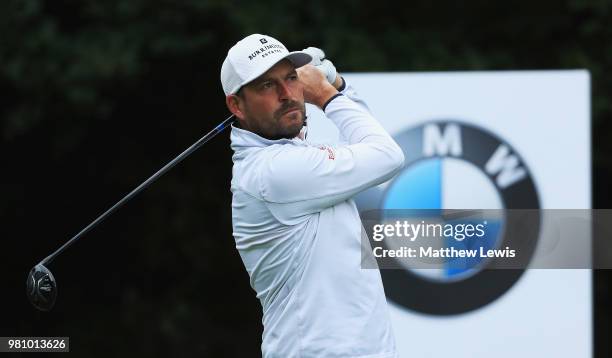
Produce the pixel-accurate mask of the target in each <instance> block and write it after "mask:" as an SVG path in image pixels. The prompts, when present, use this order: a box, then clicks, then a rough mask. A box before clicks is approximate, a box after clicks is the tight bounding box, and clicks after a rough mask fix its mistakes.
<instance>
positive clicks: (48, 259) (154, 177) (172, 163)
mask: <svg viewBox="0 0 612 358" xmlns="http://www.w3.org/2000/svg"><path fill="white" fill-rule="evenodd" d="M233 121H234V116H233V115H231V116H229V117H227V118H226V119H225V120H224V121H223V122H221V123H220V124H219V125H218V126H216V127H215V128H214V129H213V130H212V131H210V132H208V133H207V134H206V135H205V136H203V137H202V138H200V139H199V140H198V141H197V142H195V143H194V144H193V145H192V146H191V147H189V148H187V149H185V151H184V152H182V153H181V154H179V155H178V156H177V157H176V158H174V159H172V161H170V162H169V163H168V164H166V165H165V166H164V167H163V168H161V169H160V170H158V171H157V173H155V174H153V175H151V177H149V179H147V180H145V181H144V182H143V183H142V184H140V185H139V186H138V187H136V188H135V189H134V190H132V191H131V192H130V193H129V194H127V195H126V196H125V197H123V199H121V200H119V201H118V202H117V203H116V204H115V205H113V206H112V207H111V208H110V209H108V210H106V211H105V212H104V213H103V214H102V215H100V216H98V217H97V218H96V219H95V220H94V221H92V222H91V223H90V224H89V225H87V226H86V227H85V228H83V230H81V231H80V232H79V233H78V234H76V235H74V236H73V237H72V238H71V239H70V240H68V241H67V242H66V243H65V244H64V245H62V246H61V247H60V248H59V249H57V250H55V252H53V253H52V254H51V255H49V256H47V257H46V258H45V259H44V260H42V261H41V262H40V264H41V265H46V264H48V263H50V262H51V261H53V259H54V258H55V257H56V256H57V255H59V254H61V253H62V252H63V251H64V250H66V249H67V248H68V247H69V246H70V245H72V244H73V243H74V242H75V241H76V240H78V239H79V238H80V237H81V236H83V235H85V234H86V233H87V232H88V231H89V230H91V229H92V228H94V227H95V226H96V225H98V224H99V223H100V222H102V220H104V219H106V218H107V217H108V216H109V215H110V214H112V213H113V212H114V211H115V210H117V209H119V208H120V207H121V206H123V204H125V203H126V202H127V201H129V200H130V199H131V198H133V197H134V196H136V195H137V194H138V193H140V192H141V191H142V190H144V189H145V188H146V187H147V186H149V185H150V184H151V183H153V182H154V181H155V180H157V179H158V178H159V177H160V176H162V175H164V174H165V173H166V172H167V171H168V170H170V169H172V167H174V166H175V165H177V164H178V163H180V162H181V161H182V160H183V159H185V158H186V157H188V156H189V155H190V154H191V153H193V152H194V151H196V150H197V149H198V148H200V147H201V146H202V145H204V144H205V143H206V142H208V141H209V140H210V139H211V138H213V137H214V136H215V135H217V134H219V133H221V132H222V131H223V130H224V129H225V128H227V127H228V126H229V125H230V124H231V123H232V122H233Z"/></svg>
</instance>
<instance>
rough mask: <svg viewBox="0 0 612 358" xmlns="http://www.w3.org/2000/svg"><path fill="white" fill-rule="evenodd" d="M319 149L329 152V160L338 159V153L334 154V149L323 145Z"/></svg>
mask: <svg viewBox="0 0 612 358" xmlns="http://www.w3.org/2000/svg"><path fill="white" fill-rule="evenodd" d="M319 149H321V150H325V151H327V158H328V159H331V160H334V159H336V153H335V152H334V150H333V149H332V148H330V147H327V146H324V145H323V146H320V147H319Z"/></svg>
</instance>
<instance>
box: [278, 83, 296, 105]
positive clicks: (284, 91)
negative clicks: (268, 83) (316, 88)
mask: <svg viewBox="0 0 612 358" xmlns="http://www.w3.org/2000/svg"><path fill="white" fill-rule="evenodd" d="M277 88H278V98H279V99H280V100H281V101H286V100H293V99H294V98H293V90H292V89H291V88H290V87H289V86H288V85H287V83H285V82H280V84H279V85H278V87H277Z"/></svg>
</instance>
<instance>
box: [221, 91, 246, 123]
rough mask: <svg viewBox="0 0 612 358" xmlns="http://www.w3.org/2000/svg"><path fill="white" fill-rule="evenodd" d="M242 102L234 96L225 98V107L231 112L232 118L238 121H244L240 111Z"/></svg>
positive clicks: (242, 113)
mask: <svg viewBox="0 0 612 358" xmlns="http://www.w3.org/2000/svg"><path fill="white" fill-rule="evenodd" d="M242 101H243V100H242V98H240V97H238V96H237V95H235V94H230V95H228V96H226V97H225V105H227V108H228V109H229V110H230V112H232V113H233V114H234V116H236V118H238V119H240V120H243V119H244V112H243V111H242V108H243V103H242Z"/></svg>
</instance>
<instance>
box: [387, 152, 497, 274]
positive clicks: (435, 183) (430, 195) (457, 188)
mask: <svg viewBox="0 0 612 358" xmlns="http://www.w3.org/2000/svg"><path fill="white" fill-rule="evenodd" d="M381 209H384V210H393V209H430V210H429V211H428V212H430V213H431V212H434V213H435V211H436V210H431V209H503V206H502V200H501V198H500V195H499V193H498V191H497V189H496V188H495V185H494V184H493V183H492V182H491V181H490V180H489V178H487V176H486V175H484V173H483V172H482V171H480V170H479V169H478V168H476V167H475V166H474V165H472V164H470V163H469V162H466V161H463V160H459V159H456V158H431V159H425V160H421V161H418V162H416V163H414V164H413V165H411V166H409V167H408V168H407V169H406V170H404V171H403V172H402V173H401V174H399V175H398V176H397V177H396V178H395V180H393V182H392V183H391V184H390V185H389V186H388V187H387V189H386V190H385V193H384V197H383V202H382V205H381ZM439 211H440V214H439V215H440V216H441V215H442V210H439ZM445 222H448V221H447V220H445ZM501 228H502V221H501V220H498V219H495V218H488V220H487V230H486V235H485V237H483V238H482V239H479V241H478V245H477V246H473V243H474V242H475V241H474V240H464V241H456V240H443V241H442V242H443V243H445V244H446V245H447V247H449V248H450V247H451V246H452V247H454V248H455V249H458V250H462V249H478V248H479V247H483V249H485V250H488V249H496V248H499V247H500V245H501V242H502V241H503V240H502V239H503V238H502V237H501V231H500V230H501ZM459 260H461V259H453V260H452V263H453V264H452V265H451V264H448V265H446V267H444V268H443V269H417V268H415V269H412V270H413V272H414V273H416V274H419V275H421V276H423V277H424V278H427V279H431V280H437V281H440V282H444V281H451V280H458V279H463V278H466V277H468V276H470V275H472V274H475V273H477V272H478V268H479V267H480V266H481V263H480V262H479V261H480V259H479V258H466V259H463V260H461V261H464V265H458V261H459ZM447 262H448V261H447ZM458 266H465V267H466V268H463V269H459V268H457V267H458Z"/></svg>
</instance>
